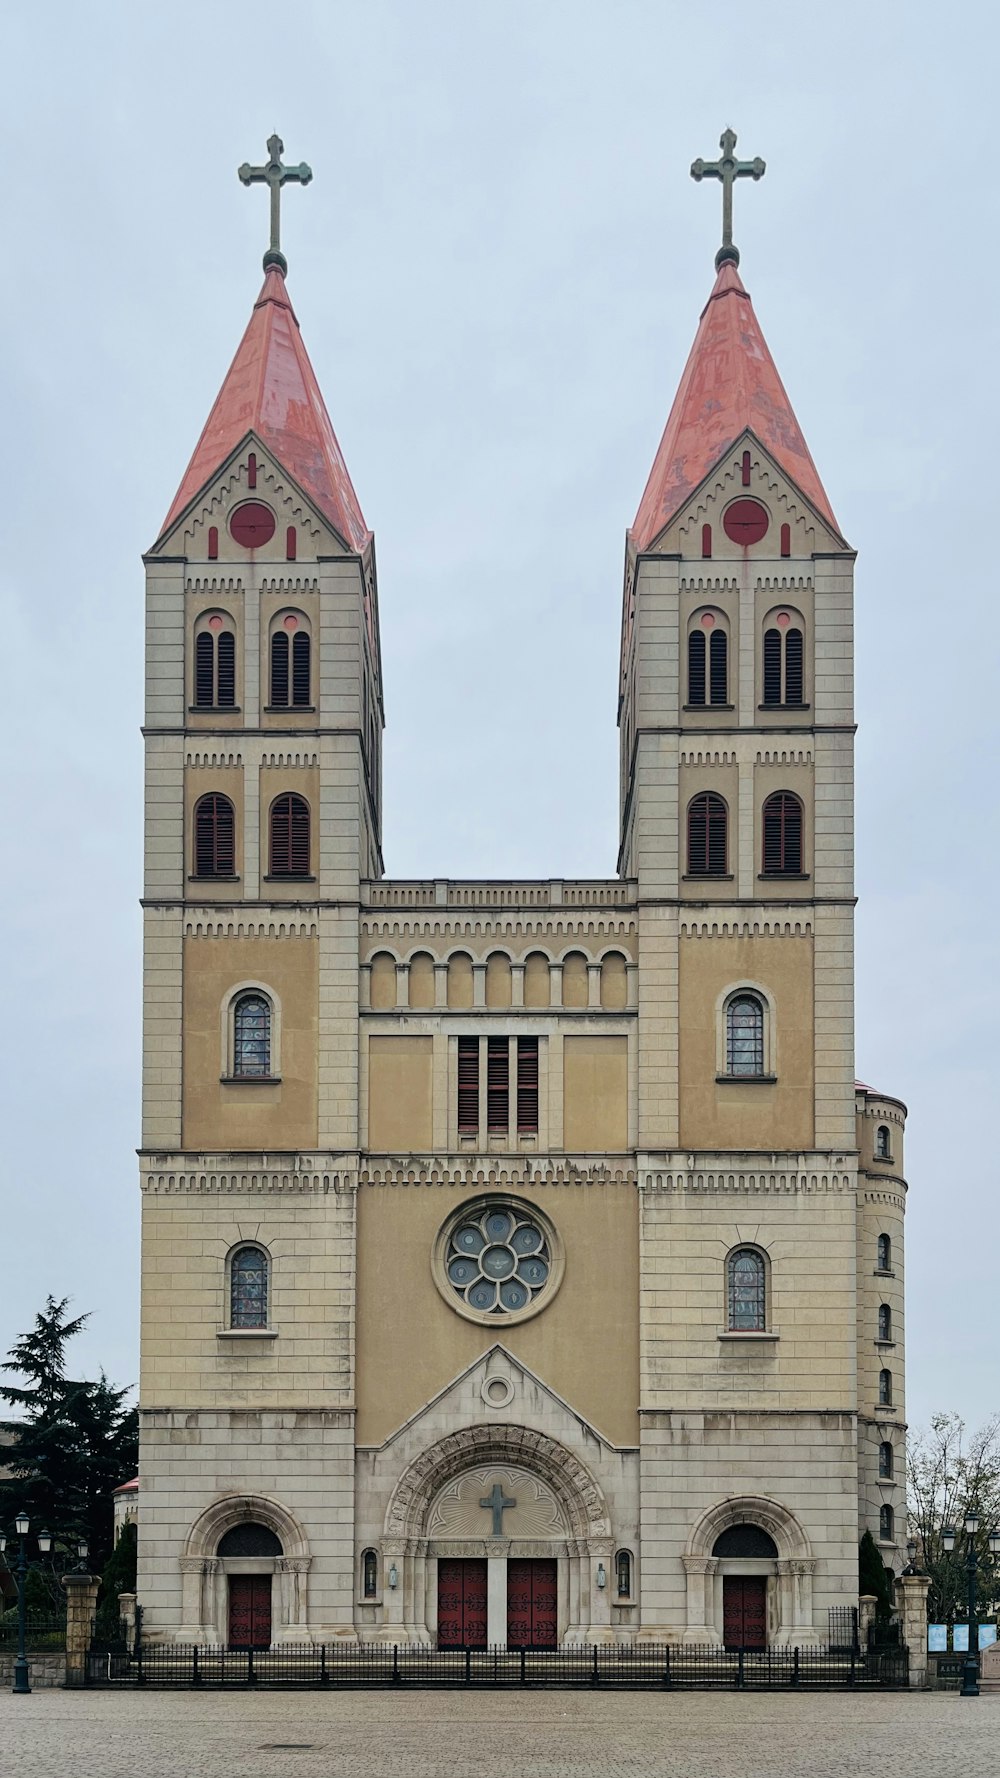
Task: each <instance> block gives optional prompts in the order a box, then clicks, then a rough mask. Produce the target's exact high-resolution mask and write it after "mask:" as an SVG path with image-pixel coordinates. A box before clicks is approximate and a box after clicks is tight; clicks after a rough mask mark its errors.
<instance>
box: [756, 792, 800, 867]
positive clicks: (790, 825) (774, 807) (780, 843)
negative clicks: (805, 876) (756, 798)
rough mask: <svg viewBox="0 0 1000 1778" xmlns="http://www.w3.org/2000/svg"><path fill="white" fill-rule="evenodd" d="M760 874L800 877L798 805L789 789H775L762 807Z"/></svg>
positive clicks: (797, 800)
mask: <svg viewBox="0 0 1000 1778" xmlns="http://www.w3.org/2000/svg"><path fill="white" fill-rule="evenodd" d="M763 817H764V859H763V870H764V875H765V876H768V877H771V876H801V874H802V804H801V803H800V801H799V799H798V797H797V796H795V795H794V793H793V792H792V791H790V790H779V791H777V792H776V794H775V795H774V796H769V797H768V799H767V801H766V803H765V804H764V811H763Z"/></svg>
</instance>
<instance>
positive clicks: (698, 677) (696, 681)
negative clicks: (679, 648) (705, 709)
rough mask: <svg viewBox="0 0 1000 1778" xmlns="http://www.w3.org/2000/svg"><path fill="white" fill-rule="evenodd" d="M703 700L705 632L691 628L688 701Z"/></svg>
mask: <svg viewBox="0 0 1000 1778" xmlns="http://www.w3.org/2000/svg"><path fill="white" fill-rule="evenodd" d="M704 702H705V632H704V630H692V631H691V634H690V636H689V637H688V703H689V704H703V703H704Z"/></svg>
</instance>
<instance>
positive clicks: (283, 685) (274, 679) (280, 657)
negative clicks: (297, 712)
mask: <svg viewBox="0 0 1000 1778" xmlns="http://www.w3.org/2000/svg"><path fill="white" fill-rule="evenodd" d="M271 702H272V704H287V703H288V637H287V636H286V635H285V632H284V630H275V632H274V635H273V636H272V637H271Z"/></svg>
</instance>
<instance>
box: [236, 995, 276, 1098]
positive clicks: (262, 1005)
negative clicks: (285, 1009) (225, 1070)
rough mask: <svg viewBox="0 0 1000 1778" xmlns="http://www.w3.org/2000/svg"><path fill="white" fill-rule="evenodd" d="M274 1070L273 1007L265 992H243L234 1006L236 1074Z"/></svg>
mask: <svg viewBox="0 0 1000 1778" xmlns="http://www.w3.org/2000/svg"><path fill="white" fill-rule="evenodd" d="M270 1072H271V1008H270V1005H269V1003H268V1002H267V1001H266V1000H265V999H264V996H263V994H241V995H240V998H239V1000H237V1002H236V1006H235V1008H234V1009H233V1073H234V1074H235V1075H238V1076H239V1077H240V1078H241V1079H243V1078H244V1077H246V1076H248V1075H262V1074H270Z"/></svg>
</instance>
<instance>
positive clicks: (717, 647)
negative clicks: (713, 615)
mask: <svg viewBox="0 0 1000 1778" xmlns="http://www.w3.org/2000/svg"><path fill="white" fill-rule="evenodd" d="M728 644H729V638H728V637H727V635H726V632H725V630H720V629H715V630H713V631H712V634H711V636H710V637H709V640H708V663H709V665H708V676H709V698H710V699H711V702H712V703H713V704H728V702H729V672H728V666H729V646H728Z"/></svg>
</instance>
